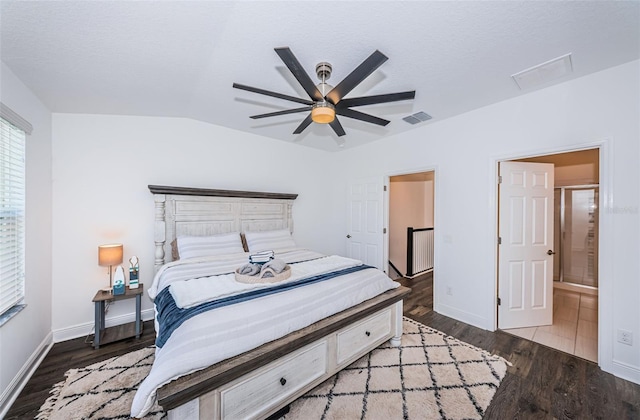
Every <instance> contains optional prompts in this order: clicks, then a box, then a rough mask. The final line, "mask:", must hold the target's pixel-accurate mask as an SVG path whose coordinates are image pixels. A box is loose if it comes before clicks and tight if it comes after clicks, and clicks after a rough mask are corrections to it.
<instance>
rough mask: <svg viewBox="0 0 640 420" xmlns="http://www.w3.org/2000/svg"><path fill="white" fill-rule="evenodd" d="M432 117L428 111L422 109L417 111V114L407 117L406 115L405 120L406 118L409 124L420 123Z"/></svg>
mask: <svg viewBox="0 0 640 420" xmlns="http://www.w3.org/2000/svg"><path fill="white" fill-rule="evenodd" d="M431 118H432V117H431V115H429V114H427V113H426V112H422V111H420V112H416V113H415V114H411V115H409V116H407V117H404V118H403V120H405V121H406V122H408V123H409V124H418V123H421V122H423V121H428V120H430V119H431Z"/></svg>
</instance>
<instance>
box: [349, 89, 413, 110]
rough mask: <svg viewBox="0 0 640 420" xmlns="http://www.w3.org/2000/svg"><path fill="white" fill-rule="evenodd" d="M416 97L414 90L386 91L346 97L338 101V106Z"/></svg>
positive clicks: (380, 102) (370, 103) (379, 102)
mask: <svg viewBox="0 0 640 420" xmlns="http://www.w3.org/2000/svg"><path fill="white" fill-rule="evenodd" d="M415 97H416V91H415V90H411V91H407V92H398V93H387V94H385V95H371V96H361V97H359V98H347V99H343V100H341V101H340V102H338V105H336V106H337V107H338V108H348V107H352V106H362V105H373V104H382V103H386V102H396V101H405V100H409V99H413V98H415Z"/></svg>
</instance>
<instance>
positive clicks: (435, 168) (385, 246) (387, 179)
mask: <svg viewBox="0 0 640 420" xmlns="http://www.w3.org/2000/svg"><path fill="white" fill-rule="evenodd" d="M422 172H433V227H434V228H436V227H437V225H438V214H440V212H439V211H438V203H439V201H440V200H438V199H437V197H438V184H439V181H438V166H437V165H432V166H425V167H420V168H414V169H403V170H400V171H398V172H395V171H391V172H386V173H385V174H384V178H383V184H384V187H385V188H386V191H385V194H384V197H383V204H382V205H383V223H384V228H385V229H386V231H387V233H386V235H385V236H386V237H385V238H384V240H383V251H382V257H383V258H384V262H383V264H384V265H383V267H384V272H385V273H387V274H388V273H389V188H390V183H391V181H390V178H391V177H392V176H400V175H411V174H417V173H422ZM433 235H434V236H433V271H432V273H433V309H434V310H435V308H436V307H437V296H438V293H437V289H438V286H437V281H436V276H437V271H438V270H436V267H437V266H438V265H439V264H438V262H439V260H440V251H439V249H440V248H441V246H439V243H440V233H439V232H438V229H434V232H433Z"/></svg>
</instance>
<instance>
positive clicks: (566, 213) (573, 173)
mask: <svg viewBox="0 0 640 420" xmlns="http://www.w3.org/2000/svg"><path fill="white" fill-rule="evenodd" d="M599 154H600V150H599V149H597V148H596V149H589V150H581V151H575V152H567V153H558V154H552V155H545V156H536V157H533V158H527V159H517V160H514V161H518V162H537V163H552V164H553V165H554V178H555V181H554V193H553V201H554V211H553V251H554V252H555V255H553V256H552V257H553V282H552V287H553V293H552V299H553V317H552V319H553V320H552V323H551V324H550V325H536V326H529V327H524V328H501V323H500V317H498V328H500V329H502V330H503V331H505V332H507V333H510V334H514V335H517V336H520V337H523V338H526V339H529V340H532V341H535V342H538V343H540V344H544V345H547V346H549V347H553V348H556V349H558V350H561V351H564V352H567V353H570V354H573V355H576V356H579V357H582V358H584V359H587V360H591V361H593V362H596V363H597V361H598V283H599V279H598V259H599V253H598V245H599V225H600V223H599V211H598V203H599V178H600V172H599V171H600V168H599V161H600V160H599V159H600V156H599ZM498 217H499V218H500V217H505V215H503V214H500V215H499V216H498ZM499 256H500V251H499ZM499 258H500V257H499ZM498 282H500V278H499V279H498ZM503 304H504V303H503Z"/></svg>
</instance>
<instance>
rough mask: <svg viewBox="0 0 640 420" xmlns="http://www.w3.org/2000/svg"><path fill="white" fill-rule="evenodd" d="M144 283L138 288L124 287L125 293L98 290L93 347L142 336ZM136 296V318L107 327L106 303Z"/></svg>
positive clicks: (95, 298) (95, 299) (95, 300)
mask: <svg viewBox="0 0 640 420" xmlns="http://www.w3.org/2000/svg"><path fill="white" fill-rule="evenodd" d="M143 290H144V285H143V284H142V283H141V284H139V285H138V288H136V289H131V288H130V287H125V288H124V294H122V295H113V294H111V292H109V291H104V290H98V293H96V295H95V296H94V298H93V303H94V304H95V331H94V335H93V347H94V348H96V349H98V348H100V346H101V345H103V344H107V343H112V342H114V341H118V340H124V339H125V338H130V337H136V338H140V335H141V334H142V316H141V312H142V292H143ZM129 298H136V320H135V322H129V323H128V324H122V325H116V326H113V327H109V328H106V327H105V323H104V315H105V303H106V302H107V301H116V300H122V299H129Z"/></svg>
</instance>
